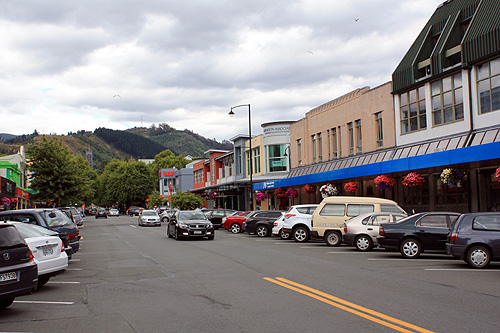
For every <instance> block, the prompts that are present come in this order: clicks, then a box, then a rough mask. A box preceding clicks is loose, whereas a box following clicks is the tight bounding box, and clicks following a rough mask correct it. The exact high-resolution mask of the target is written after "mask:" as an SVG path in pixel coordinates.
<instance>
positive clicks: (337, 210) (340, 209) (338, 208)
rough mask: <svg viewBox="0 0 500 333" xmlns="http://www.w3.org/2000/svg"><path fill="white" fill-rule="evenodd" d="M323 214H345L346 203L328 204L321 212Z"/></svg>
mask: <svg viewBox="0 0 500 333" xmlns="http://www.w3.org/2000/svg"><path fill="white" fill-rule="evenodd" d="M319 215H321V216H344V215H345V205H343V204H326V205H325V206H323V208H322V209H321V212H319Z"/></svg>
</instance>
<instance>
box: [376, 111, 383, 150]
mask: <svg viewBox="0 0 500 333" xmlns="http://www.w3.org/2000/svg"><path fill="white" fill-rule="evenodd" d="M375 126H376V132H377V148H380V147H383V146H384V128H383V126H382V112H377V113H375Z"/></svg>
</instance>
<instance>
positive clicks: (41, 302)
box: [14, 301, 75, 305]
mask: <svg viewBox="0 0 500 333" xmlns="http://www.w3.org/2000/svg"><path fill="white" fill-rule="evenodd" d="M14 303H25V304H58V305H72V304H75V302H49V301H14Z"/></svg>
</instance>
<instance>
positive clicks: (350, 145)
mask: <svg viewBox="0 0 500 333" xmlns="http://www.w3.org/2000/svg"><path fill="white" fill-rule="evenodd" d="M391 90H392V85H391V82H387V83H385V84H383V85H381V86H378V87H375V88H372V89H370V87H363V88H360V89H356V90H354V91H352V92H350V93H348V94H346V95H344V96H341V97H339V98H337V99H334V100H332V101H330V102H328V103H325V104H323V105H321V106H319V107H317V108H314V109H312V110H311V111H309V112H307V113H306V115H305V117H304V118H303V119H301V120H299V121H297V122H295V123H293V124H292V125H291V127H290V144H291V154H290V156H291V165H292V168H296V167H299V166H305V165H310V164H315V163H321V162H325V161H329V160H334V159H338V158H342V157H347V156H354V155H358V154H361V153H366V152H372V151H376V150H379V149H385V148H390V147H394V146H395V143H396V139H395V130H394V111H393V110H394V108H393V97H392V95H391Z"/></svg>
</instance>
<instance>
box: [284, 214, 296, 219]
mask: <svg viewBox="0 0 500 333" xmlns="http://www.w3.org/2000/svg"><path fill="white" fill-rule="evenodd" d="M292 216H295V214H286V215H285V219H289V218H290V217H292Z"/></svg>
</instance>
